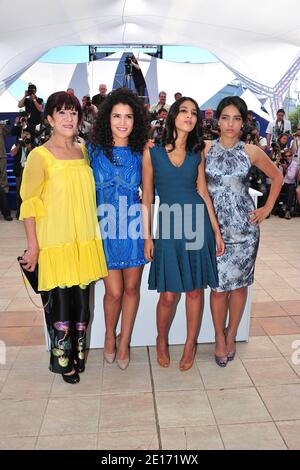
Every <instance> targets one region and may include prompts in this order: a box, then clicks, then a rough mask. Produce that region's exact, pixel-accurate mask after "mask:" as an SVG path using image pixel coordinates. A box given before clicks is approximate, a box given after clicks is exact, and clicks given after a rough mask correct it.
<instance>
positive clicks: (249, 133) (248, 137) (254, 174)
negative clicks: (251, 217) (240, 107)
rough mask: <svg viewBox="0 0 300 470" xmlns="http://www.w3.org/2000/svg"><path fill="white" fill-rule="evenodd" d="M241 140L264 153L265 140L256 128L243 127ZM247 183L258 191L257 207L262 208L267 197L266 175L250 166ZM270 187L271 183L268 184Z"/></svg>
mask: <svg viewBox="0 0 300 470" xmlns="http://www.w3.org/2000/svg"><path fill="white" fill-rule="evenodd" d="M241 140H244V141H245V142H246V144H252V145H256V146H257V147H259V148H260V149H262V150H263V151H265V149H266V146H267V140H266V138H265V137H261V136H260V135H259V131H258V128H257V127H254V126H253V125H252V126H249V124H248V127H246V124H245V125H244V131H243V135H242V137H241ZM249 182H250V187H251V188H253V189H256V190H257V191H260V192H261V193H262V196H261V197H259V198H258V202H257V207H263V206H264V205H265V202H266V200H267V198H268V196H269V192H268V189H269V188H268V185H267V178H266V175H265V174H264V173H263V172H262V171H261V170H260V169H259V168H257V167H256V166H252V167H251V168H250V171H249ZM269 185H271V182H270V183H269Z"/></svg>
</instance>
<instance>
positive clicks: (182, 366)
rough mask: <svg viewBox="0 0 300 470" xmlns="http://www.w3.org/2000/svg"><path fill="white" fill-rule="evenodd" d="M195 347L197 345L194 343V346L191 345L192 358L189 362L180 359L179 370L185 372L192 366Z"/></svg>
mask: <svg viewBox="0 0 300 470" xmlns="http://www.w3.org/2000/svg"><path fill="white" fill-rule="evenodd" d="M196 347H197V345H196V344H195V346H194V347H193V351H192V354H193V359H192V361H191V362H183V360H182V359H180V362H179V369H180V370H181V372H185V371H187V370H189V369H191V368H192V367H193V364H194V360H195V356H196Z"/></svg>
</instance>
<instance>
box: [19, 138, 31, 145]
mask: <svg viewBox="0 0 300 470" xmlns="http://www.w3.org/2000/svg"><path fill="white" fill-rule="evenodd" d="M18 143H19V144H20V145H21V147H25V145H30V144H31V139H28V138H27V139H24V140H23V139H18Z"/></svg>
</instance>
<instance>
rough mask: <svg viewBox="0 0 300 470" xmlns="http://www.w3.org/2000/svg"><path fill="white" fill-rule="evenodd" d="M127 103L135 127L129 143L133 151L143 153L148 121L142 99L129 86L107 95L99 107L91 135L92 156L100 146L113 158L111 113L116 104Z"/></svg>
mask: <svg viewBox="0 0 300 470" xmlns="http://www.w3.org/2000/svg"><path fill="white" fill-rule="evenodd" d="M119 103H122V104H127V105H128V106H130V107H131V109H132V111H133V116H134V117H133V118H134V123H133V129H132V132H131V134H130V136H129V138H128V145H129V147H130V148H131V150H132V151H133V152H139V153H142V151H143V149H144V146H145V143H146V142H147V121H146V113H145V110H144V106H143V103H142V101H141V100H140V99H139V98H138V96H136V95H135V94H134V93H133V92H132V91H131V90H129V89H128V88H118V89H117V90H114V91H112V92H111V93H109V94H108V95H107V97H106V98H105V100H104V101H103V102H102V104H101V105H100V107H99V111H98V114H97V117H96V119H95V122H94V125H93V129H92V132H91V135H90V142H91V148H92V152H91V157H93V150H94V149H95V148H96V147H98V146H100V147H101V148H102V149H103V152H104V154H105V155H106V157H107V158H108V159H109V160H112V158H113V152H112V149H113V146H114V142H113V136H112V132H111V127H110V115H111V111H112V108H113V107H114V106H115V105H116V104H119Z"/></svg>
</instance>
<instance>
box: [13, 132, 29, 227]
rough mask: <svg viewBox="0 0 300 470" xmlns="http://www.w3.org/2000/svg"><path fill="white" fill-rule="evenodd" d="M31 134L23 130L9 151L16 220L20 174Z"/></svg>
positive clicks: (18, 209)
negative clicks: (13, 180)
mask: <svg viewBox="0 0 300 470" xmlns="http://www.w3.org/2000/svg"><path fill="white" fill-rule="evenodd" d="M31 137H32V136H31V132H30V128H25V129H23V130H22V133H21V137H20V138H19V139H18V140H17V142H16V144H15V145H13V146H12V148H11V150H10V154H11V156H12V157H14V164H13V173H14V175H15V177H16V191H17V212H16V218H17V219H18V218H19V216H20V206H21V203H22V201H21V198H20V188H21V183H22V174H23V170H24V167H25V163H26V160H27V157H28V154H29V152H31V150H32V147H33V146H32V142H31Z"/></svg>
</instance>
